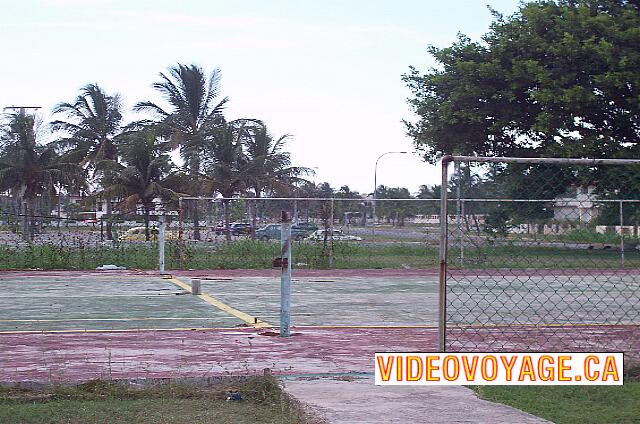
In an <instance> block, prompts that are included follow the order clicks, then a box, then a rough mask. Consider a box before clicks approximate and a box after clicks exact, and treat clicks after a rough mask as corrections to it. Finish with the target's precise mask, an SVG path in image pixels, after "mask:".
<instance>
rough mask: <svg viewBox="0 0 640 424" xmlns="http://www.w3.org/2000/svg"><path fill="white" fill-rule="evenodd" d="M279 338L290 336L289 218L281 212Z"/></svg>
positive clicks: (286, 213) (285, 213) (287, 214)
mask: <svg viewBox="0 0 640 424" xmlns="http://www.w3.org/2000/svg"><path fill="white" fill-rule="evenodd" d="M280 258H281V262H280V337H289V336H290V335H291V217H290V216H289V212H287V211H282V215H281V225H280Z"/></svg>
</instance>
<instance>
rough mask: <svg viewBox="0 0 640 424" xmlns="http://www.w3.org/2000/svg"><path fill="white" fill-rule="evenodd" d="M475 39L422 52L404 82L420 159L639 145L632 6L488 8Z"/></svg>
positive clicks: (625, 149)
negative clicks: (428, 59) (486, 24)
mask: <svg viewBox="0 0 640 424" xmlns="http://www.w3.org/2000/svg"><path fill="white" fill-rule="evenodd" d="M493 14H494V22H493V24H492V25H491V28H490V30H489V32H488V33H487V34H485V35H484V36H483V37H482V39H481V40H479V41H473V40H471V39H469V38H468V37H465V36H463V35H460V36H459V38H458V40H457V41H456V42H455V43H453V44H452V45H451V46H448V47H445V48H437V47H434V46H431V47H429V49H428V51H429V53H430V54H431V55H432V56H433V57H434V58H435V60H436V61H437V63H438V66H437V67H436V68H432V69H430V70H429V71H427V72H426V73H421V72H420V71H419V70H418V69H416V68H413V67H412V68H411V69H410V72H409V73H408V74H406V75H404V76H403V80H404V81H405V83H406V84H407V86H408V87H409V88H410V90H411V92H412V97H411V98H410V99H409V103H410V105H411V108H412V110H413V111H414V112H415V113H416V115H417V117H418V119H417V120H416V121H415V122H406V126H407V129H408V133H409V135H410V136H411V137H412V138H413V140H414V144H415V147H416V149H417V150H419V151H421V152H423V154H424V157H425V159H426V160H427V161H430V162H435V161H436V160H438V158H439V157H441V156H442V155H444V154H463V155H483V156H525V157H530V156H531V157H533V156H562V157H594V158H601V157H635V156H637V154H638V152H639V149H640V146H639V144H640V143H639V142H640V101H639V100H638V99H639V98H640V72H639V71H638V69H640V50H639V49H638V46H640V2H638V1H631V0H556V1H550V0H541V1H535V2H531V3H525V4H523V5H521V7H520V9H519V10H518V11H517V12H516V13H515V14H514V15H512V16H509V17H504V16H502V15H500V14H499V13H498V12H496V11H493Z"/></svg>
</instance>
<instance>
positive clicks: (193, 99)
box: [134, 63, 228, 240]
mask: <svg viewBox="0 0 640 424" xmlns="http://www.w3.org/2000/svg"><path fill="white" fill-rule="evenodd" d="M160 79H161V80H160V81H159V82H156V83H154V84H153V88H155V89H156V90H157V91H158V92H159V93H160V94H161V95H162V97H163V98H164V100H165V101H166V102H167V103H168V106H169V107H168V108H163V107H162V106H159V105H158V104H156V103H153V102H150V101H146V102H140V103H138V104H136V105H135V107H134V110H135V111H140V112H148V113H150V114H151V115H152V120H150V121H142V122H141V123H142V124H144V125H153V126H154V127H156V128H157V131H158V134H159V135H161V136H163V137H166V138H167V139H168V140H169V141H170V143H171V146H172V147H177V148H179V149H180V155H181V157H182V160H183V161H184V167H185V170H186V172H187V174H188V175H189V177H190V179H191V181H190V194H191V195H192V196H201V195H203V194H210V193H203V190H202V185H201V179H200V174H201V168H202V166H201V159H200V156H201V153H202V151H203V148H204V145H205V143H206V142H207V140H210V138H211V137H212V133H213V131H215V129H216V128H217V127H219V126H220V125H221V124H222V123H223V121H224V119H223V117H222V110H223V107H224V104H225V103H226V102H227V100H228V99H227V98H226V97H225V98H222V99H221V100H219V82H220V71H219V70H218V69H214V70H213V72H212V73H211V74H210V75H209V77H207V76H206V75H205V73H204V71H203V70H202V68H200V67H199V66H196V65H183V64H180V63H178V64H177V65H175V66H172V67H170V68H169V72H168V73H167V74H165V73H160ZM193 221H194V222H193V223H194V230H195V231H194V238H195V239H196V240H199V239H200V232H199V218H198V211H197V208H196V211H194V216H193Z"/></svg>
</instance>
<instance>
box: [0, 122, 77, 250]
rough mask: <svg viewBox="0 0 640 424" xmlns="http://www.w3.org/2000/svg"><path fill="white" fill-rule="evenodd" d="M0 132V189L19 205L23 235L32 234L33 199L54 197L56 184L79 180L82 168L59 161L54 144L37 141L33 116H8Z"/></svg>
mask: <svg viewBox="0 0 640 424" xmlns="http://www.w3.org/2000/svg"><path fill="white" fill-rule="evenodd" d="M8 118H9V119H8V122H7V123H6V124H5V125H3V127H2V132H1V134H0V191H8V192H10V193H11V195H12V196H15V197H16V199H17V200H18V203H19V205H21V207H22V215H23V236H24V237H25V239H27V240H31V239H32V237H33V226H32V225H31V224H32V219H31V218H32V217H33V215H34V210H33V209H34V202H35V200H36V199H37V198H45V197H51V196H55V195H57V194H59V193H57V189H58V188H59V187H65V186H66V187H72V186H79V185H81V184H82V183H83V176H84V175H83V172H82V168H81V167H80V166H79V165H78V164H77V163H72V162H68V161H65V160H63V159H62V158H61V157H60V155H59V154H58V152H57V151H56V146H55V145H54V144H47V145H45V144H42V143H40V142H39V141H38V134H39V133H40V131H39V128H38V124H37V122H36V119H35V117H34V116H33V115H28V114H25V113H17V114H12V115H9V117H8Z"/></svg>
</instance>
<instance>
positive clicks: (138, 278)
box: [0, 270, 640, 381]
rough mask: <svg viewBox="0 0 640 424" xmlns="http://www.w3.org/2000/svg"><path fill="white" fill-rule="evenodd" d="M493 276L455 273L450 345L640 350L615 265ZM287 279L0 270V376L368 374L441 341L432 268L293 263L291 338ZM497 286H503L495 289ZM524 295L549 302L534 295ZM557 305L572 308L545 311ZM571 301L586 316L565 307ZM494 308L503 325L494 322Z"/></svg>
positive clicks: (629, 280) (633, 297)
mask: <svg viewBox="0 0 640 424" xmlns="http://www.w3.org/2000/svg"><path fill="white" fill-rule="evenodd" d="M550 272H551V271H550ZM559 274H562V275H559ZM496 275H497V274H496V271H487V272H486V275H485V276H484V277H483V278H482V279H481V280H478V279H479V277H478V276H477V275H475V274H471V273H468V272H467V273H466V274H465V272H460V273H459V275H457V276H456V278H455V283H456V284H452V285H451V288H450V290H454V291H455V290H458V294H461V293H462V294H464V296H461V297H460V296H459V298H458V300H460V299H463V300H464V299H466V301H464V302H462V303H461V304H458V305H456V304H455V303H452V301H453V299H448V305H447V306H448V307H447V316H448V319H449V318H450V317H451V316H458V317H459V319H458V321H457V322H453V320H450V322H448V323H447V332H446V334H447V339H448V346H447V347H448V350H545V349H546V350H559V349H560V350H562V349H563V350H567V351H570V350H587V349H591V350H598V351H600V350H616V351H620V350H622V351H624V352H625V353H627V354H628V355H631V356H632V357H636V358H638V356H640V355H638V352H639V351H640V330H639V326H638V323H639V321H640V320H639V319H638V309H639V308H638V307H637V305H638V296H639V292H638V290H637V289H636V287H637V286H635V285H634V284H635V281H636V280H635V277H633V276H629V274H628V273H627V272H625V273H624V275H623V276H615V273H613V274H612V275H613V276H614V277H615V281H614V279H613V278H607V280H606V284H605V283H603V281H601V280H599V279H598V278H595V277H590V278H591V279H590V278H587V277H586V276H584V275H581V274H580V272H578V271H574V272H573V273H571V272H567V271H566V270H565V271H562V272H561V273H558V272H553V274H549V275H547V276H546V277H540V276H538V277H532V276H531V275H529V274H527V273H526V272H524V271H520V274H517V275H516V274H514V275H512V276H511V277H510V278H500V281H501V283H496V284H495V287H494V289H496V288H497V289H499V290H498V291H495V290H493V291H489V292H484V293H483V292H482V291H481V290H480V289H479V288H478V286H479V284H478V283H479V281H482V283H483V284H482V285H481V286H482V287H486V286H487V283H488V282H490V281H493V280H496ZM550 275H553V278H551V277H550ZM609 277H611V276H609ZM193 278H198V279H200V280H201V282H202V291H203V294H202V295H199V296H196V295H192V294H191V293H190V291H189V289H190V284H191V280H192V279H193ZM522 278H526V279H527V284H521V283H522ZM279 287H280V279H279V274H278V273H277V272H274V271H272V270H263V271H246V270H237V271H223V270H221V271H193V272H188V271H185V272H183V273H181V274H180V275H177V276H171V277H169V276H164V277H163V276H159V275H157V274H154V273H152V272H149V273H144V272H130V271H122V272H70V271H60V272H37V271H28V272H6V273H2V274H0V297H2V301H1V302H0V364H2V365H0V381H33V380H37V381H41V380H52V379H60V380H67V379H71V380H85V379H89V378H96V377H105V376H108V377H111V378H149V377H162V378H164V377H183V376H192V377H194V376H195V377H211V376H216V375H222V374H225V373H241V374H247V373H257V372H261V371H262V369H263V368H270V369H272V370H273V372H275V373H281V374H296V375H299V374H314V373H323V372H338V373H369V372H371V369H370V361H371V357H372V355H373V353H374V352H376V351H394V350H395V351H435V350H437V347H438V343H437V342H438V338H437V322H438V276H437V274H436V272H434V270H421V271H415V270H413V271H412V270H408V271H406V272H405V271H403V270H332V271H302V270H301V271H297V272H296V271H294V280H293V283H292V323H293V326H294V327H293V335H292V337H290V338H288V339H284V338H280V337H273V336H277V331H278V330H277V326H278V324H279V301H280V297H279ZM603 287H604V289H607V290H608V294H607V296H609V297H607V299H609V302H608V303H605V304H604V305H605V306H602V307H599V308H598V307H593V308H584V307H583V306H584V305H585V299H584V298H583V296H585V293H587V295H588V293H589V290H599V291H601V290H603ZM532 288H534V289H535V290H533V289H532ZM536 290H537V291H536ZM492 293H493V294H495V293H501V294H499V295H498V296H497V297H495V298H490V297H488V295H489V294H492ZM526 293H537V295H536V296H535V297H536V298H537V299H541V297H540V296H541V295H544V296H545V297H546V298H548V302H547V304H546V305H543V304H540V303H536V302H532V301H530V299H528V298H526V296H525V294H526ZM478 296H480V298H478V299H476V298H475V297H478ZM560 300H562V301H563V302H566V303H565V305H566V307H565V308H563V309H558V308H557V307H554V308H551V307H549V305H550V303H549V302H556V301H560ZM483 302H485V303H483ZM473 305H475V306H473ZM598 305H600V303H598ZM578 307H580V308H581V309H579V308H578ZM464 308H468V309H467V310H465V309H464ZM491 308H493V309H491ZM501 308H503V309H504V311H508V312H509V313H511V314H513V315H504V314H502V313H501V312H500V311H501ZM574 309H575V310H579V311H580V313H579V314H568V313H567V311H572V310H574ZM491 310H495V311H496V313H497V315H496V313H492V314H490V315H491V316H494V315H495V316H502V318H503V321H499V322H498V321H495V320H494V321H492V320H491V319H488V318H487V313H488V312H489V311H491ZM516 310H517V311H519V313H518V314H514V311H516ZM453 313H457V314H458V315H451V314H453ZM505 317H506V318H505ZM509 317H511V318H509ZM564 317H567V318H568V317H571V318H572V319H571V320H570V319H566V320H565V319H564ZM576 320H578V321H576ZM638 359H640V358H638Z"/></svg>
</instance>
